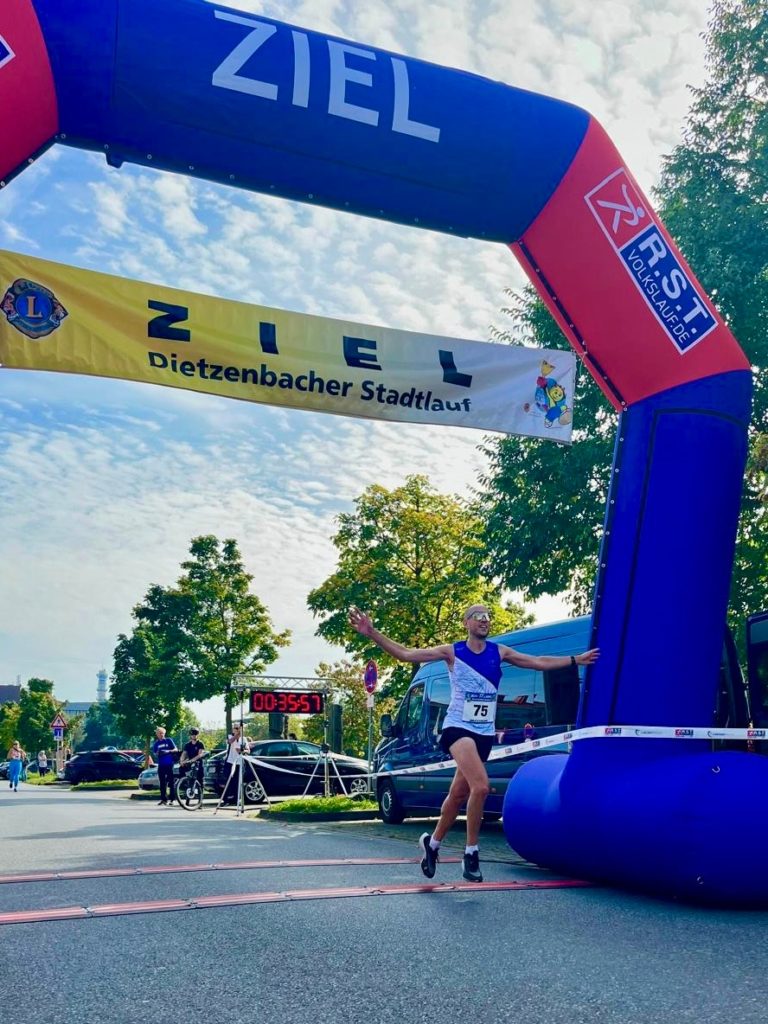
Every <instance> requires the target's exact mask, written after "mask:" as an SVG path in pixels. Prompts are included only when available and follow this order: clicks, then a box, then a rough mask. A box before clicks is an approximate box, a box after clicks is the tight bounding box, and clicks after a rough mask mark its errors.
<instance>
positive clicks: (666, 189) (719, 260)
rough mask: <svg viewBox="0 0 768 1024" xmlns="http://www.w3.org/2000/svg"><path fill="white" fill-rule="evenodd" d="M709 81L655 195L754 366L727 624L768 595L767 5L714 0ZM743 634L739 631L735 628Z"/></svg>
mask: <svg viewBox="0 0 768 1024" xmlns="http://www.w3.org/2000/svg"><path fill="white" fill-rule="evenodd" d="M706 43H707V69H708V76H707V82H706V84H705V85H704V86H703V87H702V88H701V89H695V90H694V91H693V102H692V105H691V109H690V111H689V114H688V118H687V120H686V125H685V131H684V136H683V142H682V143H681V144H680V145H679V146H677V147H676V148H675V149H674V151H673V152H672V153H671V154H670V156H669V157H667V159H666V160H665V161H664V166H663V173H662V177H661V181H660V184H659V187H658V189H657V198H658V200H659V202H660V207H661V214H662V217H663V218H664V220H665V221H666V224H667V226H668V227H669V229H670V231H671V232H672V234H673V235H674V236H675V238H676V239H677V241H678V242H679V244H680V247H681V249H682V250H683V252H684V253H685V255H686V257H687V258H688V260H689V261H690V263H691V265H692V266H693V268H694V270H695V272H696V275H697V276H698V277H699V279H700V280H701V282H702V284H703V285H704V287H705V288H706V289H707V291H708V292H709V294H710V295H711V296H712V297H713V298H714V300H715V302H716V303H717V306H718V308H719V310H720V312H721V313H722V315H723V316H724V318H725V319H726V321H727V323H728V325H729V326H730V328H731V330H732V331H733V332H734V334H735V335H736V337H737V339H738V340H739V342H740V344H741V346H742V348H743V349H744V350H745V352H746V353H747V356H748V357H749V360H750V362H751V363H752V365H753V367H754V382H755V395H754V407H753V418H752V431H751V436H750V460H749V464H748V467H747V473H746V476H745V487H744V494H743V500H742V510H741V521H740V526H739V537H738V542H737V548H736V559H735V567H734V576H733V581H732V586H731V611H730V620H731V625H732V626H737V625H738V623H739V620H742V619H743V618H744V617H745V616H746V615H748V614H749V613H750V611H757V610H758V609H760V608H764V607H765V606H766V605H767V604H768V488H767V487H766V451H768V440H767V438H768V380H767V379H766V371H767V370H768V9H766V4H765V0H715V2H714V3H713V5H712V8H711V14H710V22H709V29H708V31H707V34H706ZM736 635H737V638H738V639H739V641H740V643H741V642H742V637H741V630H740V629H737V630H736Z"/></svg>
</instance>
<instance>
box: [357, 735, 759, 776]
mask: <svg viewBox="0 0 768 1024" xmlns="http://www.w3.org/2000/svg"><path fill="white" fill-rule="evenodd" d="M598 739H603V740H606V739H607V740H613V739H639V740H647V739H659V740H744V741H747V742H749V743H752V742H755V741H757V742H760V741H763V742H768V729H715V728H707V727H699V726H696V727H688V726H685V727H682V726H667V725H592V726H589V727H588V728H585V729H572V730H571V731H569V732H561V733H557V735H555V736H542V738H541V739H530V740H525V741H524V742H523V743H513V744H510V745H505V746H499V747H494V748H493V750H492V751H491V754H490V757H489V758H488V760H489V761H501V760H504V759H506V758H509V757H516V756H517V755H519V754H528V753H535V752H536V751H537V750H546V749H547V748H548V747H559V746H563V745H564V744H567V743H576V742H578V741H579V740H598ZM455 767H456V762H455V761H453V760H450V759H448V760H445V761H436V762H433V763H432V764H424V765H417V766H415V767H412V768H397V769H395V770H393V771H379V772H378V773H377V774H378V775H382V776H383V775H423V774H425V773H426V772H439V771H444V770H445V769H446V768H455Z"/></svg>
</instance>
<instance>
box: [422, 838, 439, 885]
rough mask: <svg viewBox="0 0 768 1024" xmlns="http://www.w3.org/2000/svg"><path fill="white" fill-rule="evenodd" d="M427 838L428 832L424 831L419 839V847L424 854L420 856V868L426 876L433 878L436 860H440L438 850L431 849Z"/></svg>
mask: <svg viewBox="0 0 768 1024" xmlns="http://www.w3.org/2000/svg"><path fill="white" fill-rule="evenodd" d="M429 840H430V835H429V832H424V833H423V834H422V836H421V839H419V849H420V850H421V851H422V853H423V854H424V856H423V857H422V858H421V870H422V871H423V872H424V874H425V875H426V876H427V878H434V877H435V868H436V867H437V862H438V861H439V860H440V851H439V850H433V849H432V847H431V846H430V845H429Z"/></svg>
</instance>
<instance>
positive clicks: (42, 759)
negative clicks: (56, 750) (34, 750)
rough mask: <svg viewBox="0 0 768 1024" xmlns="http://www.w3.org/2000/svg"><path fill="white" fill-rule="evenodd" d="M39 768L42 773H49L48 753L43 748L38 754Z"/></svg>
mask: <svg viewBox="0 0 768 1024" xmlns="http://www.w3.org/2000/svg"><path fill="white" fill-rule="evenodd" d="M37 770H38V772H39V773H40V775H47V774H48V755H47V754H46V752H45V751H44V750H41V751H40V752H39V753H38V755H37Z"/></svg>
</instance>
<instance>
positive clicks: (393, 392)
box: [147, 352, 471, 412]
mask: <svg viewBox="0 0 768 1024" xmlns="http://www.w3.org/2000/svg"><path fill="white" fill-rule="evenodd" d="M147 357H148V359H149V365H150V366H151V367H152V369H154V370H161V371H164V372H166V373H174V374H180V375H181V376H182V377H187V378H193V377H197V378H198V379H199V380H207V381H225V382H227V383H229V384H255V385H258V386H259V387H262V388H277V389H278V390H281V391H299V392H303V393H306V394H320V395H329V396H331V397H332V398H342V399H347V398H352V399H354V398H357V399H358V400H359V401H361V402H378V403H379V404H381V405H401V406H404V407H406V408H414V409H429V410H430V411H432V412H439V411H441V410H445V411H446V412H459V411H460V410H465V411H469V409H470V406H471V399H470V398H463V399H461V400H460V401H451V400H450V399H446V398H435V397H433V393H432V392H431V391H426V392H425V391H423V390H417V389H416V388H415V387H411V388H406V389H405V390H399V389H397V388H392V387H388V386H387V385H386V384H381V383H378V382H376V381H373V380H364V381H361V382H360V384H359V385H356V383H355V382H354V381H351V380H339V379H338V378H335V377H323V376H322V375H320V374H319V373H317V372H316V371H315V370H313V369H309V370H308V371H307V372H306V373H298V374H292V373H288V372H287V371H285V370H282V371H277V370H273V369H271V367H269V366H268V365H267V363H261V364H260V365H259V366H258V367H255V366H225V365H224V364H222V363H214V362H211V361H209V360H208V359H205V358H200V359H195V360H192V359H181V360H180V359H179V358H178V357H177V356H176V354H175V353H172V354H171V355H165V354H164V353H162V352H148V353H147ZM358 386H359V393H357V392H356V391H355V388H356V387H358Z"/></svg>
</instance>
